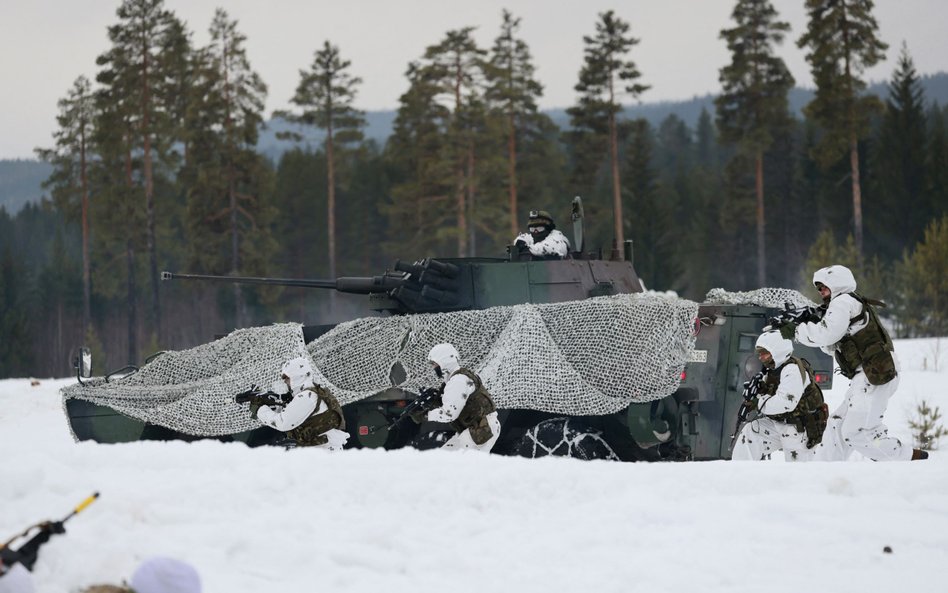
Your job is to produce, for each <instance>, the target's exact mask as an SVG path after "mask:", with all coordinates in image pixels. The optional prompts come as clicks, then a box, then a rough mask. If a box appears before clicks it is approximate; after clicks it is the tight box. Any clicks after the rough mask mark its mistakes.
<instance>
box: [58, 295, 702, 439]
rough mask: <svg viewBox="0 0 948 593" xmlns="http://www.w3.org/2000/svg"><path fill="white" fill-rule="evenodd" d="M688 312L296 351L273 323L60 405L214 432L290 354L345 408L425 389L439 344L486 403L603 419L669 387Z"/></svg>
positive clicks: (568, 319) (407, 332)
mask: <svg viewBox="0 0 948 593" xmlns="http://www.w3.org/2000/svg"><path fill="white" fill-rule="evenodd" d="M697 310H698V305H697V303H694V302H692V301H687V300H683V299H676V298H666V297H660V296H654V295H616V296H609V297H598V298H594V299H587V300H583V301H574V302H567V303H553V304H543V305H529V304H528V305H516V306H512V307H495V308H492V309H487V310H483V311H461V312H455V313H440V314H433V315H406V316H399V317H368V318H362V319H357V320H354V321H350V322H346V323H342V324H340V325H338V326H336V327H335V328H333V329H332V330H331V331H330V332H328V333H326V334H325V335H323V336H321V337H320V338H318V339H317V340H314V341H313V342H312V343H310V344H309V345H308V346H307V345H304V343H303V335H302V331H301V327H300V326H299V325H296V324H282V325H273V326H269V327H262V328H252V329H245V330H238V331H235V332H233V333H232V334H230V335H229V336H227V337H225V338H221V339H219V340H216V341H214V342H211V343H209V344H205V345H203V346H198V347H197V348H192V349H191V350H184V351H180V352H172V353H168V354H164V355H162V356H160V357H158V358H156V359H155V360H153V361H152V362H150V363H149V364H147V365H146V366H144V367H143V368H142V369H141V370H140V371H139V372H138V373H135V374H133V375H130V376H128V377H126V378H122V379H113V380H112V382H110V383H108V384H106V383H104V382H103V381H101V380H99V381H95V382H92V383H90V382H88V381H87V382H86V383H87V385H86V386H81V385H73V386H70V387H67V388H64V389H63V390H62V393H63V397H64V400H65V399H69V398H79V399H84V400H88V401H91V402H94V403H98V404H102V405H106V406H109V407H112V408H114V409H116V410H118V411H120V412H122V413H124V414H127V415H129V416H132V417H134V418H138V419H141V420H145V421H148V422H152V423H155V424H160V425H162V426H167V427H169V428H172V429H174V430H178V431H181V432H185V433H189V434H195V435H206V436H216V435H223V434H231V433H236V432H241V431H244V430H249V429H252V428H256V427H257V426H259V425H258V424H257V422H256V421H254V420H250V419H249V418H248V414H247V410H246V408H245V407H242V406H238V405H237V404H235V403H234V402H233V396H234V394H236V393H239V392H241V391H243V390H245V389H247V388H248V387H249V386H250V385H251V384H256V385H260V386H264V387H269V386H270V385H271V384H272V383H273V382H274V380H275V379H276V378H277V377H278V376H279V372H280V367H281V366H282V364H283V363H284V362H285V361H286V360H289V359H290V358H294V357H296V356H300V355H302V354H303V353H306V354H308V355H309V357H310V358H311V360H312V362H313V367H314V368H315V369H316V373H317V378H316V379H317V382H319V383H320V384H322V385H324V386H326V387H328V388H329V389H330V391H332V393H333V394H334V395H335V396H336V397H337V398H338V399H339V401H340V402H341V403H343V404H346V403H350V402H353V401H358V400H360V399H363V398H366V397H370V396H372V395H375V394H377V393H379V392H381V391H383V390H385V389H387V388H390V387H393V386H397V387H400V388H403V389H406V390H409V391H417V390H418V389H419V388H421V387H424V386H430V385H432V384H434V383H435V382H436V378H435V376H434V374H433V372H432V370H431V367H430V366H429V365H428V363H427V361H426V357H427V354H428V351H429V350H430V349H431V347H432V346H433V345H435V344H437V343H439V342H450V343H452V344H454V345H455V346H456V347H457V349H458V351H459V352H460V353H461V362H462V364H463V365H464V366H467V367H469V368H472V369H474V370H475V371H476V372H477V373H479V374H480V376H481V378H482V379H483V380H484V383H485V385H486V386H487V388H488V389H489V390H490V392H491V394H492V395H493V396H494V399H495V401H496V403H497V405H498V407H502V408H527V409H535V410H543V411H547V412H552V413H562V414H575V415H594V414H608V413H612V412H616V411H618V410H621V409H622V408H624V407H626V406H628V405H629V404H630V403H633V402H648V401H652V400H655V399H659V398H662V397H665V396H666V395H669V394H671V393H672V392H674V391H675V389H677V388H678V384H679V382H680V376H681V371H682V369H683V368H684V365H685V362H686V361H687V360H688V356H689V355H690V353H691V350H692V349H693V348H694V340H695V337H694V333H693V328H694V319H695V317H696V316H697ZM393 378H394V380H393ZM395 380H397V381H399V383H398V384H397V385H394V381H395Z"/></svg>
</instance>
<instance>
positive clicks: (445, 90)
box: [421, 27, 487, 257]
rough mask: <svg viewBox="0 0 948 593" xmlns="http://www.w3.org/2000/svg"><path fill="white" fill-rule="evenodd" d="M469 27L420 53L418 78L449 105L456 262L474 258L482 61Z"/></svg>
mask: <svg viewBox="0 0 948 593" xmlns="http://www.w3.org/2000/svg"><path fill="white" fill-rule="evenodd" d="M473 31H474V28H473V27H465V28H463V29H457V30H454V31H448V33H447V35H445V38H444V39H443V40H442V41H441V42H440V43H438V44H436V45H432V46H429V47H428V48H427V49H426V50H425V55H424V59H425V60H426V65H425V67H424V69H423V70H422V72H421V73H422V75H423V76H424V77H425V78H426V79H427V80H428V81H429V82H430V83H431V84H432V85H434V87H435V88H436V89H437V91H438V92H437V95H436V96H435V98H434V99H435V100H446V101H450V102H451V104H452V105H453V107H454V108H453V111H452V113H451V119H450V122H449V126H448V129H447V130H446V132H447V143H446V145H445V148H446V149H447V155H446V156H447V158H448V159H449V161H450V162H451V163H452V166H453V173H454V196H455V205H456V210H457V226H456V236H457V249H458V256H459V257H464V256H468V255H474V253H473V251H472V243H473V242H472V241H471V238H472V236H473V233H474V224H473V222H474V221H473V220H471V217H472V215H473V210H474V205H473V201H474V199H475V191H476V182H475V167H476V158H475V150H476V144H477V140H478V138H477V134H478V129H479V128H480V126H481V124H482V122H481V120H482V118H483V116H484V114H485V111H484V105H483V102H482V95H483V91H484V85H485V81H484V55H485V54H486V53H487V52H486V51H484V50H483V49H481V48H480V47H478V46H477V43H476V42H475V41H474V38H473V36H472V33H473Z"/></svg>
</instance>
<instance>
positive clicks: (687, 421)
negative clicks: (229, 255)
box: [63, 200, 832, 461]
mask: <svg viewBox="0 0 948 593" xmlns="http://www.w3.org/2000/svg"><path fill="white" fill-rule="evenodd" d="M573 213H574V215H573V220H574V246H576V250H575V251H574V252H573V253H572V254H571V257H569V258H567V259H564V260H554V261H545V260H534V259H532V257H530V256H529V255H527V254H523V253H521V252H520V251H518V250H517V249H510V250H509V253H508V257H506V258H496V259H490V258H452V259H425V260H420V261H417V262H413V263H410V264H409V263H405V262H395V264H394V266H393V269H392V270H391V271H387V272H385V273H384V274H383V275H380V276H375V277H368V278H338V279H336V280H333V281H322V280H296V279H292V280H281V279H272V278H233V277H213V276H202V275H185V274H171V273H165V274H164V276H163V277H164V278H165V279H166V280H199V281H226V282H235V281H238V282H244V283H250V284H279V285H286V286H297V287H303V288H322V289H335V290H339V291H343V292H354V293H359V294H364V295H366V300H367V306H368V307H369V308H370V309H371V310H374V311H377V312H381V313H383V314H385V315H387V316H388V317H387V318H386V317H382V318H378V317H376V318H360V319H356V320H353V321H351V322H346V323H343V324H338V325H311V326H302V327H300V328H296V327H283V326H280V327H277V326H274V328H271V329H260V330H257V331H253V332H252V331H250V330H240V331H238V332H235V333H234V334H232V335H231V336H228V337H227V338H223V339H221V340H218V341H215V342H213V343H210V344H207V345H205V346H202V347H198V348H197V349H193V352H192V351H186V352H182V353H168V354H165V355H162V356H160V357H158V358H157V359H155V360H154V361H152V362H151V363H149V364H146V365H145V366H143V367H142V369H140V370H135V369H125V371H129V370H132V371H135V372H133V373H132V374H131V375H126V376H123V377H118V376H116V377H108V376H107V377H105V378H99V379H95V380H91V381H90V380H85V381H83V380H82V379H84V378H85V377H82V375H86V376H87V375H88V374H89V373H88V372H86V371H87V368H86V370H85V371H83V372H82V373H80V376H81V379H80V385H77V386H74V387H72V388H66V389H64V390H63V394H64V397H65V400H66V401H65V406H66V410H67V414H68V415H69V418H70V423H71V427H72V429H73V432H74V434H75V436H76V437H77V438H78V439H80V440H81V439H92V440H96V441H99V442H121V441H129V440H139V439H168V438H181V439H188V440H190V439H194V438H208V437H214V438H219V439H222V440H239V441H243V442H246V443H248V444H249V445H262V444H272V443H275V442H278V441H279V440H280V439H281V438H282V436H283V435H282V434H280V433H277V432H276V431H273V430H271V429H269V428H266V427H259V425H256V423H255V422H253V421H250V420H249V419H248V418H246V412H245V410H241V409H235V408H234V407H233V402H232V401H226V394H227V393H230V394H231V395H230V397H231V398H232V394H234V393H237V392H239V391H243V390H244V389H246V388H247V387H248V385H247V382H248V381H250V380H251V379H253V380H254V381H256V382H257V384H266V383H262V382H263V381H266V380H267V379H266V376H267V373H268V372H269V373H271V374H272V373H273V371H272V369H273V368H276V369H278V368H279V365H280V364H282V362H284V361H285V360H288V359H289V358H291V357H292V356H293V355H298V354H299V352H300V348H303V349H305V352H306V353H307V354H308V355H309V356H310V357H311V358H312V359H313V360H314V362H315V363H316V365H315V366H316V368H317V369H321V370H320V373H321V374H322V380H321V383H323V384H328V385H331V386H333V389H332V390H333V392H334V393H336V394H337V397H338V398H339V399H340V401H341V402H342V403H343V404H344V407H343V409H344V412H345V415H346V425H347V427H348V428H349V431H350V433H351V438H350V440H349V444H348V446H350V447H385V448H398V447H404V446H414V447H417V448H422V449H424V448H431V447H436V446H439V445H440V444H441V443H442V442H443V441H444V440H445V438H446V436H447V434H448V433H447V431H446V429H447V427H446V426H444V425H438V424H435V423H431V422H425V423H423V424H421V425H416V424H414V423H413V422H410V421H409V422H397V423H396V419H398V418H399V416H400V415H401V413H402V412H403V411H404V410H405V408H406V406H407V405H408V404H409V403H410V402H411V401H412V400H413V399H414V398H415V397H416V395H415V394H416V393H417V392H418V389H419V388H420V387H421V386H424V385H425V384H426V383H427V384H429V385H430V384H433V383H435V382H436V380H435V377H434V376H433V375H430V373H426V371H427V370H428V366H427V364H426V362H425V360H424V356H425V354H426V352H427V348H428V347H430V344H431V343H433V342H434V343H436V342H438V341H450V342H452V343H454V344H455V345H456V346H458V349H459V350H460V352H461V356H462V359H463V360H462V363H464V364H466V365H470V366H471V367H473V368H474V369H475V370H477V371H478V372H479V373H480V374H481V376H482V378H484V379H485V383H486V384H487V385H488V387H489V389H490V390H491V392H492V394H493V395H494V396H495V400H496V401H497V403H498V407H499V408H500V419H501V423H502V431H501V437H500V439H499V440H498V442H497V443H496V445H495V447H494V449H493V451H494V452H496V453H501V454H510V455H523V456H528V457H539V456H544V455H565V456H572V457H579V458H584V459H593V458H604V459H620V460H628V461H633V460H662V459H671V460H685V459H718V458H727V457H729V456H730V441H731V439H730V436H731V434H732V432H733V430H734V419H735V418H736V415H737V410H738V408H739V406H740V403H741V390H742V387H743V383H744V381H746V380H748V379H749V378H750V377H751V376H752V375H753V374H755V373H756V372H757V371H758V370H759V369H760V363H759V362H758V360H757V357H756V355H755V352H754V343H755V340H756V338H757V336H758V335H759V334H760V332H761V330H762V328H763V326H764V325H765V323H766V319H767V318H768V316H769V315H771V314H773V313H774V311H775V309H776V308H778V307H780V306H781V305H782V304H783V303H782V302H780V301H779V299H776V298H775V297H774V296H773V295H770V296H769V297H768V298H767V299H764V300H765V301H768V302H764V303H761V302H759V301H760V299H758V303H757V304H750V302H751V301H754V299H753V298H750V299H746V301H747V302H746V303H745V304H733V303H734V299H730V301H728V300H727V299H725V300H722V301H718V302H706V303H703V304H700V305H699V304H696V303H691V302H690V301H684V300H682V299H667V298H662V297H656V296H648V295H643V294H642V293H643V286H642V283H641V281H640V280H639V278H638V277H637V275H636V273H635V270H634V268H633V265H632V261H631V259H632V258H631V245H630V244H629V245H627V246H626V249H625V254H624V255H625V256H626V257H624V258H622V259H620V258H617V257H612V258H610V259H603V258H602V254H601V253H598V252H592V253H590V252H586V251H585V250H584V249H583V229H582V205H581V203H580V202H579V201H578V200H577V201H575V202H574V205H573ZM613 255H615V254H613ZM785 292H789V291H785ZM780 297H781V298H782V297H783V295H780ZM251 351H253V352H256V354H253V355H250V354H248V353H249V352H251ZM187 352H192V354H193V356H192V358H191V359H189V362H188V363H187V364H186V365H185V366H187V367H188V369H189V370H188V372H187V373H184V374H182V371H181V366H182V365H181V364H178V360H177V359H176V358H175V357H178V356H185V354H186V353H187ZM797 354H798V355H802V356H804V357H806V358H808V359H809V360H810V362H811V363H812V365H813V368H814V369H815V370H816V378H817V382H818V383H819V384H820V385H821V386H822V387H824V388H826V387H829V386H830V385H831V376H832V375H831V371H832V360H831V359H830V358H829V357H828V356H826V355H825V354H823V353H822V352H818V351H813V350H809V349H805V348H799V347H798V348H797ZM198 359H199V360H200V361H201V362H200V363H195V362H194V361H195V360H198ZM261 359H267V360H261ZM221 360H229V361H232V362H229V363H227V365H222V364H221V363H220V361H221ZM162 365H164V367H163V368H165V369H166V370H161V368H160V367H162ZM176 365H177V366H176ZM274 365H275V366H274ZM359 365H362V366H359ZM86 366H87V365H82V364H81V365H80V367H86ZM192 367H196V368H198V369H199V371H197V372H195V371H193V370H192ZM168 369H170V370H168ZM267 369H270V370H267ZM429 375H430V376H429ZM273 378H275V376H274V377H273ZM242 382H243V383H242ZM169 383H174V385H169ZM202 390H204V391H202ZM142 398H144V399H145V400H146V401H144V402H142V401H139V400H141V399H142ZM156 403H158V404H160V405H156ZM156 410H159V411H160V413H157V412H156Z"/></svg>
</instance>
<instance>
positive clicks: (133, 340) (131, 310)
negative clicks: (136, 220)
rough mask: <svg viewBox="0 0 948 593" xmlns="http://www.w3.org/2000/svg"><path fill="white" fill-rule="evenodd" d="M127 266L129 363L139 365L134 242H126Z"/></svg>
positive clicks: (129, 240)
mask: <svg viewBox="0 0 948 593" xmlns="http://www.w3.org/2000/svg"><path fill="white" fill-rule="evenodd" d="M125 264H126V266H127V267H128V282H127V283H126V290H127V297H126V298H127V303H126V304H127V307H128V363H127V364H138V331H137V325H136V323H135V321H136V319H137V317H138V305H137V303H136V302H135V301H136V299H135V249H134V247H132V240H131V239H127V240H126V241H125Z"/></svg>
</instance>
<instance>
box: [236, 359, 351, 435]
mask: <svg viewBox="0 0 948 593" xmlns="http://www.w3.org/2000/svg"><path fill="white" fill-rule="evenodd" d="M281 378H282V379H283V382H284V383H286V386H287V388H288V389H289V392H290V395H292V396H293V399H292V400H290V402H289V403H287V404H286V406H278V405H266V404H261V403H253V404H252V405H251V407H250V415H251V418H256V419H257V420H259V421H260V422H262V423H263V424H265V425H267V426H270V427H272V428H275V429H277V430H280V431H283V432H285V433H286V435H287V436H288V437H289V438H291V439H293V440H294V441H296V444H297V446H299V447H323V448H326V449H330V450H333V451H334V450H338V449H342V447H343V446H344V445H345V443H346V440H348V438H349V433H347V432H345V428H346V421H345V418H344V417H343V413H342V406H340V405H339V402H338V401H337V400H336V398H335V397H333V395H332V394H331V393H329V390H327V389H325V388H324V387H321V386H319V385H317V384H316V383H315V381H314V378H315V373H314V372H313V367H312V366H311V365H310V363H309V361H308V360H306V359H305V358H302V357H300V358H294V359H293V360H290V361H287V362H286V364H284V365H283V370H282V375H281Z"/></svg>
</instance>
